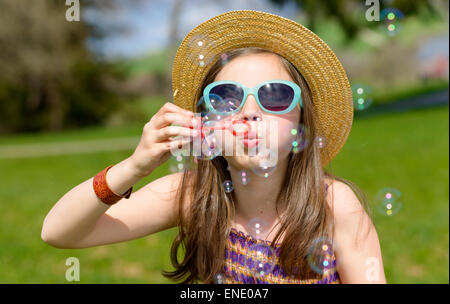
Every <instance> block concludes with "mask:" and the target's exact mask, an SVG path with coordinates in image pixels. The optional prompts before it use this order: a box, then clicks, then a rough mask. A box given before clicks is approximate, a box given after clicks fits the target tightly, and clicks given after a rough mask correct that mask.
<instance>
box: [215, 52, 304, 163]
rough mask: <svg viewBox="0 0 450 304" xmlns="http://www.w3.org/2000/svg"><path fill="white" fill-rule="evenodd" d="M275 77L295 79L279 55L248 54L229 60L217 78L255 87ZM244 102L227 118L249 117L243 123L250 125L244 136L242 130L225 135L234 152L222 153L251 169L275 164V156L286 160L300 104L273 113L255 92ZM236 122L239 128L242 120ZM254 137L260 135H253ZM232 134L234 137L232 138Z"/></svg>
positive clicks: (234, 161) (297, 119)
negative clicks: (283, 111)
mask: <svg viewBox="0 0 450 304" xmlns="http://www.w3.org/2000/svg"><path fill="white" fill-rule="evenodd" d="M272 79H281V80H288V81H293V79H292V78H291V77H290V76H289V74H288V72H287V71H286V70H285V68H284V66H283V65H282V63H281V62H280V61H279V59H278V57H277V56H276V55H274V54H249V55H243V56H239V57H237V58H234V59H233V60H231V61H229V62H228V63H227V64H226V65H225V66H224V67H223V68H222V70H221V71H220V72H219V73H218V74H217V76H216V78H215V79H214V81H220V80H233V81H238V82H240V83H241V84H243V85H245V86H247V87H249V88H252V87H254V86H256V85H258V84H260V83H261V82H264V81H267V80H272ZM244 102H245V103H244V106H243V107H242V108H241V110H240V111H239V112H238V113H236V114H234V115H233V116H232V117H231V118H230V117H229V118H225V119H226V120H227V119H229V120H239V121H246V123H247V124H246V125H241V126H243V127H244V128H245V127H248V134H247V135H246V136H245V137H244V136H242V135H241V134H242V133H239V132H238V136H236V134H234V136H232V135H231V136H223V138H225V141H223V145H224V147H225V150H226V149H228V150H227V151H230V149H232V150H233V153H232V155H230V153H223V154H222V155H223V156H224V157H225V159H226V160H227V161H228V164H229V165H230V166H233V167H235V168H245V169H252V168H257V167H263V166H266V165H267V166H269V167H272V164H273V160H276V162H280V161H283V160H285V159H286V158H287V157H288V155H289V153H290V151H291V150H292V142H293V139H294V137H293V135H292V134H293V133H295V132H291V131H292V130H293V129H295V130H298V124H299V121H300V115H301V110H300V106H297V107H295V108H294V109H293V110H292V111H290V112H289V113H286V114H270V113H267V112H265V111H264V110H263V109H261V108H260V107H259V105H258V103H257V101H256V99H255V97H254V96H253V95H252V94H249V95H248V96H247V100H245V101H244ZM236 126H237V128H239V124H237V125H236ZM225 132H231V131H230V130H226V131H225ZM230 134H231V133H230ZM228 135H229V134H228ZM255 137H256V138H258V139H257V140H254V139H252V138H255ZM230 138H233V139H234V140H233V141H230V140H229V139H230ZM227 139H228V140H227ZM230 145H232V147H231V148H230ZM255 152H256V153H255Z"/></svg>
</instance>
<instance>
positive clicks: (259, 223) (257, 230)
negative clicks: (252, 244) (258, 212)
mask: <svg viewBox="0 0 450 304" xmlns="http://www.w3.org/2000/svg"><path fill="white" fill-rule="evenodd" d="M268 229H269V223H268V222H267V221H266V220H265V219H263V218H259V217H256V218H254V219H252V220H250V221H249V222H248V223H247V225H246V230H247V231H248V233H249V234H250V235H251V236H253V237H254V238H255V239H262V238H263V235H265V234H266V233H267V231H268Z"/></svg>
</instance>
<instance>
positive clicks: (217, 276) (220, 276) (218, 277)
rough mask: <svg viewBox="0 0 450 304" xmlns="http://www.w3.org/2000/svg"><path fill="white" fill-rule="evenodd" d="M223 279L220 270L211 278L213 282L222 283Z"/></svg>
mask: <svg viewBox="0 0 450 304" xmlns="http://www.w3.org/2000/svg"><path fill="white" fill-rule="evenodd" d="M224 281H225V275H224V274H223V273H221V272H219V273H218V274H216V275H215V276H214V278H213V282H214V284H224Z"/></svg>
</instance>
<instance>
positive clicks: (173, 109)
mask: <svg viewBox="0 0 450 304" xmlns="http://www.w3.org/2000/svg"><path fill="white" fill-rule="evenodd" d="M165 113H178V114H184V115H188V116H194V113H193V112H191V111H188V110H185V109H183V108H180V107H179V106H177V105H175V104H173V103H171V102H166V103H165V104H164V105H163V106H162V107H161V109H160V110H159V111H158V113H156V114H157V115H158V116H159V115H163V114H165Z"/></svg>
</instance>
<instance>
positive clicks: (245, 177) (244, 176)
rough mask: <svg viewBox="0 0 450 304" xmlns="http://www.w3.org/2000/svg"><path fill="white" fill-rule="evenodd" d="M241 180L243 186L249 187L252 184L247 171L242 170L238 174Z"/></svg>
mask: <svg viewBox="0 0 450 304" xmlns="http://www.w3.org/2000/svg"><path fill="white" fill-rule="evenodd" d="M238 175H239V180H240V182H241V183H242V184H243V185H247V184H248V183H249V182H250V176H249V174H248V172H247V171H245V170H241V171H239V173H238Z"/></svg>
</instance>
